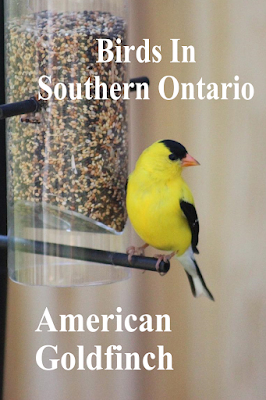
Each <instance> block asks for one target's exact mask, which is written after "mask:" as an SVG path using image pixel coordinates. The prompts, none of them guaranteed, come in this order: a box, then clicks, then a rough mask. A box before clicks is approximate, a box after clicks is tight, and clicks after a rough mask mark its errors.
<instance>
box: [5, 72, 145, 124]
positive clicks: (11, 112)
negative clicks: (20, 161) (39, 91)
mask: <svg viewBox="0 0 266 400" xmlns="http://www.w3.org/2000/svg"><path fill="white" fill-rule="evenodd" d="M130 83H134V84H135V86H134V87H133V88H130V91H131V92H134V91H135V90H136V83H147V84H148V85H149V84H150V81H149V78H147V77H146V76H140V77H138V78H133V79H130ZM43 104H44V101H38V100H37V99H36V98H35V97H31V98H30V99H28V100H24V101H18V102H17V103H9V104H2V105H0V119H5V118H9V117H14V116H15V115H22V114H29V113H35V112H38V111H40V110H41V108H42V107H43Z"/></svg>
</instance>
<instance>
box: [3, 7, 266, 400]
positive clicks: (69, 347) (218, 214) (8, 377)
mask: <svg viewBox="0 0 266 400" xmlns="http://www.w3.org/2000/svg"><path fill="white" fill-rule="evenodd" d="M131 3H132V4H131V27H132V31H131V33H132V34H131V38H130V41H131V43H134V44H135V45H140V44H142V39H143V38H149V39H150V41H151V45H155V44H159V45H161V46H162V49H163V52H162V53H163V60H162V61H161V63H159V64H148V65H144V64H138V63H137V62H133V63H132V67H131V76H132V77H133V76H138V75H147V76H149V78H150V82H151V85H150V98H151V99H150V100H149V101H135V100H133V101H131V134H130V145H131V146H130V151H131V166H130V168H131V170H132V169H133V166H134V163H135V161H136V159H137V157H138V155H139V154H140V152H141V151H142V150H143V149H144V148H145V147H146V146H148V145H149V144H151V143H152V142H154V141H155V140H157V139H161V138H170V139H175V140H178V141H180V142H182V143H183V144H184V145H185V146H186V147H187V149H188V150H189V152H190V154H191V155H193V156H194V157H195V158H196V159H197V160H199V161H200V163H201V166H200V167H199V168H195V169H194V168H193V169H191V170H188V171H185V173H184V175H185V178H186V180H187V181H188V183H189V185H190V186H191V188H192V189H193V193H194V197H195V201H196V204H197V209H198V214H199V218H200V227H201V231H200V245H199V248H200V256H199V257H197V259H198V262H199V265H200V267H201V269H202V272H203V274H204V277H205V278H206V281H207V283H208V286H209V287H210V289H211V291H212V292H213V294H214V297H215V299H216V301H215V303H212V302H210V301H208V300H207V299H194V298H193V297H192V295H191V293H190V288H189V285H188V282H187V278H186V276H185V273H184V271H183V270H182V269H181V268H180V265H179V264H178V262H177V261H175V260H174V261H173V262H172V263H171V270H170V272H169V273H168V274H167V275H166V276H165V277H163V278H162V277H160V276H159V275H158V274H155V273H148V272H146V273H145V274H142V273H141V272H137V271H133V277H132V279H131V280H129V281H127V282H122V283H118V284H113V285H109V286H102V287H90V288H81V289H75V288H73V289H49V288H34V287H23V286H19V285H17V284H14V283H11V282H10V283H9V297H8V320H7V322H8V329H7V346H6V373H5V400H17V399H19V400H26V399H27V400H46V399H48V398H50V399H57V400H61V399H62V400H63V399H64V400H70V399H72V398H80V399H93V400H98V399H101V400H107V399H108V400H109V399H119V400H120V399H121V400H139V399H144V398H148V399H150V398H152V399H154V400H159V399H161V398H164V399H167V400H172V399H180V400H181V399H182V400H203V399H204V400H213V399H215V400H228V399H234V400H250V399H256V400H264V399H265V393H266V379H265V377H266V372H265V371H266V341H265V337H266V296H265V286H266V283H265V282H266V268H265V266H266V265H265V264H266V263H265V254H264V252H265V238H266V223H265V215H264V214H265V199H266V179H265V149H266V134H265V126H266V113H265V87H266V75H265V65H266V47H265V34H266V31H265V26H266V24H265V23H266V4H265V2H264V1H263V0H255V1H253V2H245V5H243V3H242V2H241V1H240V0H232V1H228V0H225V1H223V2H220V1H211V0H203V1H201V2H197V1H195V0H194V1H193V0H188V1H186V2H183V1H179V0H178V1H177V0H175V1H174V0H166V1H159V0H146V1H145V2H143V1H140V0H134V1H132V2H131ZM170 38H180V39H181V44H183V45H190V44H192V45H193V46H194V47H195V49H196V61H197V62H196V63H195V64H181V63H180V64H170V63H169V60H170V50H171V46H170ZM165 75H174V76H175V77H176V78H177V79H178V80H179V82H194V83H196V82H198V80H199V79H200V78H201V77H203V80H204V81H205V82H206V83H209V82H217V83H219V82H233V79H234V76H235V75H239V76H240V82H241V83H242V84H243V83H245V82H251V83H252V84H253V85H254V87H255V96H254V99H252V100H251V101H245V100H235V101H233V100H227V101H222V100H217V101H214V100H213V101H207V100H204V101H200V100H193V101H192V100H187V101H186V100H182V101H180V100H179V99H176V100H173V101H165V100H163V99H162V98H161V97H160V95H159V93H158V90H157V85H158V82H159V80H160V79H161V78H162V77H163V76H165ZM131 241H132V243H134V244H136V243H139V241H138V239H137V237H136V235H135V234H134V233H132V235H131ZM148 254H152V251H150V252H148ZM118 306H121V307H122V308H123V315H128V314H129V313H134V314H136V315H138V316H140V315H141V314H144V313H148V314H151V315H155V314H164V313H168V314H169V315H170V316H171V328H172V333H148V334H143V333H142V334H141V333H137V332H135V333H131V334H130V333H123V334H115V333H109V334H104V333H102V334H89V333H88V332H85V333H61V334H59V333H58V334H57V333H54V334H52V333H48V334H45V333H42V334H37V333H35V329H36V328H37V326H38V323H39V321H40V318H41V316H42V313H43V311H44V308H45V307H48V308H49V310H50V312H51V313H52V316H53V318H54V320H55V321H58V320H59V318H58V316H59V314H69V313H71V314H74V315H75V314H77V313H80V314H83V315H84V316H85V317H86V316H88V315H89V314H92V313H96V314H98V315H100V314H110V313H115V310H116V307H118ZM44 344H59V346H60V349H61V350H62V352H65V351H72V352H74V351H75V348H76V345H78V344H84V345H85V346H87V348H88V350H90V349H91V347H92V346H94V345H95V344H102V346H103V348H105V346H107V345H109V344H122V346H123V351H124V352H126V351H130V352H133V351H138V352H139V353H140V354H144V353H146V352H147V351H153V352H155V351H156V346H157V345H159V344H163V345H164V346H165V350H166V351H169V352H171V353H172V355H173V367H174V370H173V371H151V372H148V371H144V370H142V371H99V372H97V371H96V372H95V371H75V370H73V371H71V372H67V371H64V370H62V369H60V370H58V371H53V372H45V371H42V370H40V369H39V368H38V367H37V366H36V363H35V354H36V351H37V349H38V348H39V347H40V346H42V345H44ZM92 350H93V349H91V350H90V351H92Z"/></svg>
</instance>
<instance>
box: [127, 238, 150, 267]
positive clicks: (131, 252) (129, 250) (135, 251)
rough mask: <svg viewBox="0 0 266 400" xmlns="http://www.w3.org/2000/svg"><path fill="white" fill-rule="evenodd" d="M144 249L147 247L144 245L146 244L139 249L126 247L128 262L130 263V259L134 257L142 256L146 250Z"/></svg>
mask: <svg viewBox="0 0 266 400" xmlns="http://www.w3.org/2000/svg"><path fill="white" fill-rule="evenodd" d="M146 247H148V244H146V243H145V244H144V245H143V246H140V247H135V246H130V247H128V248H127V250H126V253H127V254H128V261H129V262H131V261H132V257H133V256H134V255H137V256H144V249H146Z"/></svg>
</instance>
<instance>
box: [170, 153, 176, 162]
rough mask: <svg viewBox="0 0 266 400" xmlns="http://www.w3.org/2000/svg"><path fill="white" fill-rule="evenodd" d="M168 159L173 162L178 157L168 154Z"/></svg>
mask: <svg viewBox="0 0 266 400" xmlns="http://www.w3.org/2000/svg"><path fill="white" fill-rule="evenodd" d="M169 159H170V160H172V161H174V160H177V159H178V157H177V156H176V155H175V154H173V153H172V154H170V156H169Z"/></svg>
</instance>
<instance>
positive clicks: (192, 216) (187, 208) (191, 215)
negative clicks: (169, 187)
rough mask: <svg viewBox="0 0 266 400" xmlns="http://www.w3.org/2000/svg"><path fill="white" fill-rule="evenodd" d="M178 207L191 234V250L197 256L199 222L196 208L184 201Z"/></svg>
mask: <svg viewBox="0 0 266 400" xmlns="http://www.w3.org/2000/svg"><path fill="white" fill-rule="evenodd" d="M180 207H181V210H182V211H183V213H184V214H185V216H186V218H187V221H188V224H189V227H190V230H191V233H192V239H191V245H192V250H193V251H194V253H196V254H199V251H198V249H197V244H198V241H199V220H198V215H197V211H196V208H195V207H194V206H193V204H190V203H187V202H186V201H184V200H181V201H180Z"/></svg>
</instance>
